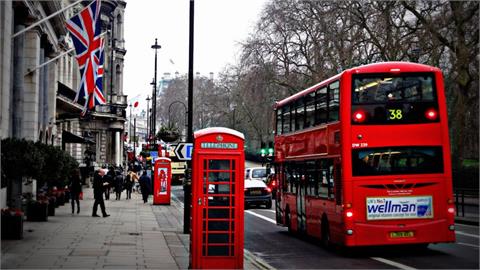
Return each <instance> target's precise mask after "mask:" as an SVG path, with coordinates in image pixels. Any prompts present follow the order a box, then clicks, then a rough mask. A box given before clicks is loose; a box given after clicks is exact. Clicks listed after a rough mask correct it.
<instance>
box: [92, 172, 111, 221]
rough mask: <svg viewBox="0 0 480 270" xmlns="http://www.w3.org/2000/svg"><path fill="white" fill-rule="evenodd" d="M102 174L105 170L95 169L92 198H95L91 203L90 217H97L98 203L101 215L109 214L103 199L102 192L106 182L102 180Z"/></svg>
mask: <svg viewBox="0 0 480 270" xmlns="http://www.w3.org/2000/svg"><path fill="white" fill-rule="evenodd" d="M104 176H105V171H104V170H102V169H100V170H97V171H96V172H95V175H94V176H93V198H94V199H95V202H94V203H93V211H92V217H99V215H97V208H98V205H100V209H101V210H102V214H103V217H108V216H110V215H108V214H107V212H106V211H105V202H104V201H103V192H104V189H105V186H106V185H107V183H106V182H104V179H103V178H104Z"/></svg>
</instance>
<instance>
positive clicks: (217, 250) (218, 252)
mask: <svg viewBox="0 0 480 270" xmlns="http://www.w3.org/2000/svg"><path fill="white" fill-rule="evenodd" d="M228 247H229V246H209V247H208V256H229V255H230V254H229V252H228V251H229V248H228Z"/></svg>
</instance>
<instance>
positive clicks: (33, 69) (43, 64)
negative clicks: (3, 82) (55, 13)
mask: <svg viewBox="0 0 480 270" xmlns="http://www.w3.org/2000/svg"><path fill="white" fill-rule="evenodd" d="M105 34H107V32H103V33H101V34H100V37H101V36H104V35H105ZM74 50H75V48H71V49H70V50H68V51H66V52H63V53H61V54H60V55H57V56H56V57H54V58H52V59H50V60H48V61H47V62H44V63H42V64H40V65H38V66H36V67H34V68H32V69H28V70H27V73H25V76H26V75H28V74H30V73H32V72H34V71H36V70H37V69H40V68H42V67H43V66H46V65H48V64H50V63H51V62H53V61H56V60H57V59H58V58H61V57H63V56H65V55H66V54H69V53H71V52H73V51H74Z"/></svg>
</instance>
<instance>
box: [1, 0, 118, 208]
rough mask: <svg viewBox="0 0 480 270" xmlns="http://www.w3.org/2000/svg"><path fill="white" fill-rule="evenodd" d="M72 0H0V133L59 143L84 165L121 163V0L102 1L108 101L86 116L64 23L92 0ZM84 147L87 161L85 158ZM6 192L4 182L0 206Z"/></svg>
mask: <svg viewBox="0 0 480 270" xmlns="http://www.w3.org/2000/svg"><path fill="white" fill-rule="evenodd" d="M74 2H75V1H73V0H58V1H28V0H23V1H8V0H7V1H0V86H1V89H0V106H1V107H0V112H1V114H0V124H1V125H0V127H1V128H0V138H1V139H3V138H8V137H15V138H24V139H27V140H32V141H35V142H37V141H40V142H42V143H45V144H53V145H58V146H62V147H63V148H64V149H65V150H66V151H68V152H69V153H70V154H71V155H72V156H73V157H75V158H76V159H77V161H78V162H79V163H80V164H81V166H86V165H92V166H100V165H103V164H115V165H121V164H123V162H124V154H123V139H122V138H123V132H124V123H125V118H126V114H125V108H126V106H127V104H126V103H127V98H126V96H125V95H123V59H124V56H125V54H126V50H125V47H124V43H125V41H124V38H123V37H124V35H123V22H124V12H125V8H126V2H125V1H108V0H103V1H102V8H101V20H102V32H105V35H104V37H105V39H106V41H107V43H106V44H107V46H106V48H105V63H104V67H105V73H104V77H103V79H104V92H105V93H104V94H105V97H106V99H107V104H106V105H102V106H96V108H95V110H94V111H93V112H92V113H89V114H87V115H86V117H81V116H80V112H81V111H82V109H83V103H82V100H79V102H74V101H73V100H74V99H75V95H76V91H77V90H78V86H79V82H80V80H81V75H80V72H79V69H78V64H77V61H76V59H75V53H74V51H73V44H72V42H71V40H70V38H69V35H68V33H67V30H66V28H65V23H66V21H67V20H68V18H70V17H71V16H73V15H74V14H76V13H78V12H79V11H80V10H81V9H83V8H84V5H83V4H89V2H87V1H82V2H81V3H79V4H76V5H73V6H71V5H72V4H73V3H74ZM69 6H71V7H69ZM62 10H63V11H62ZM56 12H59V14H58V15H55V16H53V17H52V18H50V19H47V17H48V16H49V15H51V14H53V13H56ZM31 26H33V27H31ZM30 27H31V28H30ZM88 153H91V154H89V156H90V157H91V158H92V159H93V160H91V164H85V161H86V159H85V158H86V155H87V154H88ZM5 154H8V153H5ZM2 182H3V181H2ZM5 193H6V187H5V186H2V187H1V190H0V196H1V199H0V207H5V204H6V199H5V198H6V196H4V195H5Z"/></svg>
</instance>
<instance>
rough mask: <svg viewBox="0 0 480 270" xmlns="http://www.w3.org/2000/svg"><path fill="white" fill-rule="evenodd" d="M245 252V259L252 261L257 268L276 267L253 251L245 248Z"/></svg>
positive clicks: (265, 269)
mask: <svg viewBox="0 0 480 270" xmlns="http://www.w3.org/2000/svg"><path fill="white" fill-rule="evenodd" d="M243 253H244V256H245V259H246V260H248V261H250V262H251V263H252V264H253V265H254V266H255V267H256V268H258V269H261V270H271V269H275V267H273V266H271V265H270V264H268V263H267V262H266V261H264V260H263V259H262V258H260V257H258V256H255V255H254V254H253V253H252V252H250V251H248V250H246V249H243Z"/></svg>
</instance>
